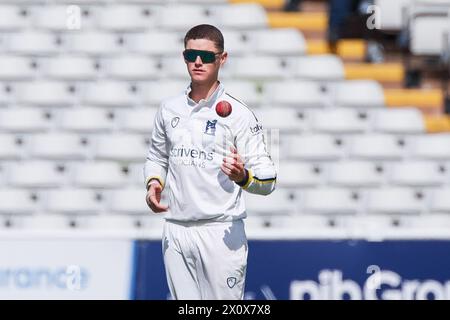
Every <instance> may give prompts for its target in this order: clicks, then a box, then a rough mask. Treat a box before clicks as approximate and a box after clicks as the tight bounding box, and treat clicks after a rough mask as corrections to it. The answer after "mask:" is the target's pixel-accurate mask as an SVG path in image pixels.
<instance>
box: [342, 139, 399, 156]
mask: <svg viewBox="0 0 450 320" xmlns="http://www.w3.org/2000/svg"><path fill="white" fill-rule="evenodd" d="M400 142H403V140H399V139H397V138H396V137H395V136H392V135H385V134H366V135H360V136H354V137H352V139H350V142H349V144H350V148H349V155H350V157H353V158H358V159H368V160H399V159H401V158H402V157H403V156H404V153H405V150H404V148H403V145H402V144H401V143H400Z"/></svg>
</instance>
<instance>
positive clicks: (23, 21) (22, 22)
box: [0, 5, 29, 31]
mask: <svg viewBox="0 0 450 320" xmlns="http://www.w3.org/2000/svg"><path fill="white" fill-rule="evenodd" d="M28 22H29V20H28V18H27V17H26V16H24V15H22V14H21V8H20V7H18V6H14V5H0V30H1V31H10V30H12V31H14V30H17V29H23V28H25V27H26V26H27V25H28Z"/></svg>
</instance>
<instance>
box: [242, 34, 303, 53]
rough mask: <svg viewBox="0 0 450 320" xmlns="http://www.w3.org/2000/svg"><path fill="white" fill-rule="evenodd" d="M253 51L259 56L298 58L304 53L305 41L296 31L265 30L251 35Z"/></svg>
mask: <svg viewBox="0 0 450 320" xmlns="http://www.w3.org/2000/svg"><path fill="white" fill-rule="evenodd" d="M251 37H252V40H253V41H254V46H252V48H253V51H254V52H255V53H256V54H261V55H274V56H280V55H284V56H298V55H302V54H305V53H306V41H305V38H304V37H303V34H302V33H301V32H300V31H299V30H297V29H288V28H286V29H284V28H282V29H267V30H260V31H257V32H256V33H254V34H252V36H251Z"/></svg>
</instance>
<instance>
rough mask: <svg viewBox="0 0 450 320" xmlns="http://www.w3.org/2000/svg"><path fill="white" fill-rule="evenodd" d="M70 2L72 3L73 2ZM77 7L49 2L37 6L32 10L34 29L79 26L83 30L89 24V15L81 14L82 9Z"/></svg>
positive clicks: (60, 29) (61, 28) (54, 29)
mask: <svg viewBox="0 0 450 320" xmlns="http://www.w3.org/2000/svg"><path fill="white" fill-rule="evenodd" d="M68 4H69V3H68ZM70 4H73V2H72V3H70ZM78 8H79V10H78V9H75V8H74V7H72V8H71V7H69V6H68V5H50V4H46V5H43V6H38V7H36V8H35V10H34V12H33V26H34V27H35V28H36V29H47V30H52V31H68V30H70V28H74V29H75V28H77V27H78V26H79V27H80V29H81V30H83V29H84V28H86V27H87V26H89V24H90V23H89V20H90V17H89V16H86V15H83V12H82V9H81V8H80V7H78ZM78 18H79V21H78V20H77V19H78ZM78 22H79V23H78ZM74 31H76V29H75V30H74Z"/></svg>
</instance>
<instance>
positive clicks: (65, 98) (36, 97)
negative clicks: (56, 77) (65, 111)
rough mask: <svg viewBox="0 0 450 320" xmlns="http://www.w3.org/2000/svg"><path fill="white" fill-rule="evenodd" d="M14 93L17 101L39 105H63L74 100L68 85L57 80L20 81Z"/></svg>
mask: <svg viewBox="0 0 450 320" xmlns="http://www.w3.org/2000/svg"><path fill="white" fill-rule="evenodd" d="M14 95H15V97H16V98H17V100H18V102H19V103H23V104H34V105H39V106H63V105H69V104H71V103H72V102H73V101H74V96H73V94H72V93H71V92H70V86H69V85H67V84H65V83H63V82H58V81H45V80H44V81H33V82H27V83H20V84H17V86H16V89H15V94H14Z"/></svg>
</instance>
